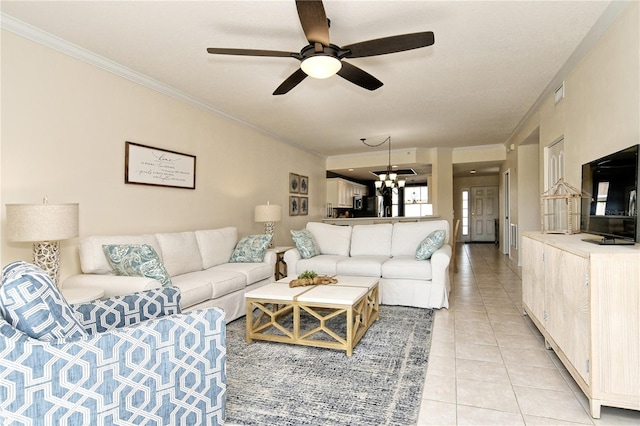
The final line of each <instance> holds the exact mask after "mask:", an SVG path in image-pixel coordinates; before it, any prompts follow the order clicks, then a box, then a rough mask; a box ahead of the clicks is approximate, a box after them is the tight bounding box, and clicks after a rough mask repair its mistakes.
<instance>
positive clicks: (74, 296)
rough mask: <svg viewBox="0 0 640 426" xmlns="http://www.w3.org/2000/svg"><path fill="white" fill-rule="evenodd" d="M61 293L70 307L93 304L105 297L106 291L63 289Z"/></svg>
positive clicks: (89, 288) (90, 288) (77, 288)
mask: <svg viewBox="0 0 640 426" xmlns="http://www.w3.org/2000/svg"><path fill="white" fill-rule="evenodd" d="M60 293H62V296H63V297H64V298H65V299H66V301H67V303H68V304H70V305H75V304H77V303H88V302H93V301H94V300H98V299H100V298H101V297H102V296H104V290H103V289H101V288H96V287H72V288H61V289H60Z"/></svg>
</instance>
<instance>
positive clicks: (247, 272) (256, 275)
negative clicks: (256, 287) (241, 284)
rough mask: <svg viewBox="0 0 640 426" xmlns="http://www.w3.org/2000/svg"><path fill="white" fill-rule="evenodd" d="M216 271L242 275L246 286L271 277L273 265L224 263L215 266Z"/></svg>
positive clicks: (263, 263)
mask: <svg viewBox="0 0 640 426" xmlns="http://www.w3.org/2000/svg"><path fill="white" fill-rule="evenodd" d="M216 269H218V270H221V271H228V272H233V273H238V274H242V275H244V276H245V277H246V281H247V285H251V284H254V283H257V282H258V281H262V280H265V279H267V278H270V277H273V272H274V269H273V265H272V264H269V263H266V262H262V263H224V264H222V265H218V266H216Z"/></svg>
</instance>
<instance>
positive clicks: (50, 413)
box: [0, 262, 226, 425]
mask: <svg viewBox="0 0 640 426" xmlns="http://www.w3.org/2000/svg"><path fill="white" fill-rule="evenodd" d="M225 392H226V342H225V319H224V313H223V312H222V311H221V310H219V309H215V308H214V309H205V310H199V311H192V312H189V313H187V314H181V313H180V292H179V290H177V289H175V288H172V287H167V288H163V289H157V290H150V291H146V292H142V293H136V294H132V295H127V296H120V297H115V298H112V299H108V300H103V301H97V302H95V303H87V304H79V305H72V306H70V305H68V304H67V303H66V301H65V300H64V298H62V296H61V295H60V293H59V291H58V289H57V288H56V286H55V285H54V284H53V283H52V282H51V280H50V279H49V277H48V276H47V275H46V273H44V272H43V271H42V270H41V269H39V268H37V267H36V266H34V265H31V264H28V263H26V262H14V263H12V264H10V265H7V266H6V267H5V268H4V269H3V271H2V286H1V287H0V425H5V424H7V425H9V424H11V425H13V424H18V425H22V424H24V425H26V424H37V425H61V424H67V425H112V424H128V425H139V424H145V425H218V424H222V423H224V416H225V395H226V394H225Z"/></svg>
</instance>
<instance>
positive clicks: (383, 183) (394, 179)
mask: <svg viewBox="0 0 640 426" xmlns="http://www.w3.org/2000/svg"><path fill="white" fill-rule="evenodd" d="M360 141H362V143H363V144H365V145H367V146H370V147H377V146H380V145H382V144H384V143H385V142H387V141H388V142H389V165H388V166H387V172H386V173H380V174H379V175H378V177H379V178H380V179H378V180H377V181H376V182H375V185H376V189H379V190H381V191H382V190H384V189H385V188H389V189H396V188H404V185H405V184H406V183H407V182H406V181H405V180H404V179H402V178H401V179H398V174H397V173H395V172H394V171H393V169H392V167H391V136H389V137H388V138H386V139H385V140H384V141H382V142H380V143H379V144H377V145H371V144H368V143H367V142H366V139H365V138H361V139H360Z"/></svg>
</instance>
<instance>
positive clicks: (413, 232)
mask: <svg viewBox="0 0 640 426" xmlns="http://www.w3.org/2000/svg"><path fill="white" fill-rule="evenodd" d="M438 229H443V230H444V231H445V234H446V237H445V240H444V243H445V244H446V243H447V241H448V240H449V222H447V221H446V220H427V221H424V222H398V223H394V224H393V236H392V237H391V256H393V257H396V256H415V255H416V249H417V248H418V245H419V244H420V243H421V242H422V240H424V239H425V238H426V237H427V235H429V234H430V233H432V232H433V231H436V230H438Z"/></svg>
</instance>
